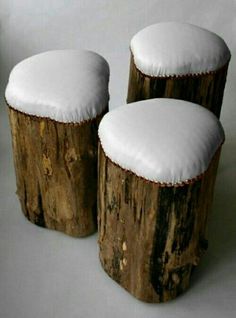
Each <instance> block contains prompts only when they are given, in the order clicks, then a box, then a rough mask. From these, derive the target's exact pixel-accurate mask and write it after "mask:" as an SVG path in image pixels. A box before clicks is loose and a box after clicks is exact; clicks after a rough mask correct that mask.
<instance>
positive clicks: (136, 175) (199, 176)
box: [98, 137, 225, 188]
mask: <svg viewBox="0 0 236 318" xmlns="http://www.w3.org/2000/svg"><path fill="white" fill-rule="evenodd" d="M98 140H99V143H100V146H101V151H102V152H103V154H104V156H105V157H106V158H107V159H108V160H109V161H110V162H111V163H112V164H113V165H115V166H116V167H118V168H120V169H121V170H123V171H125V172H126V173H128V174H131V175H134V176H135V177H137V178H139V179H141V180H143V181H144V182H146V183H152V184H155V185H157V186H159V187H175V188H178V187H184V186H186V185H189V184H193V183H195V182H196V181H198V180H201V179H202V178H203V177H204V175H205V174H206V173H207V171H208V169H209V166H210V164H209V165H208V167H207V169H206V170H205V171H204V172H203V173H201V174H199V175H198V176H196V177H194V178H192V179H188V180H185V181H182V182H176V183H171V182H159V181H153V180H148V179H146V178H144V177H142V176H139V175H138V174H136V173H135V172H133V171H131V170H129V169H125V168H123V167H121V166H120V165H119V164H118V163H116V162H114V161H113V160H112V159H111V158H109V157H108V155H107V154H106V153H105V150H104V148H103V146H102V142H101V139H100V138H99V137H98ZM224 141H225V140H223V141H222V143H221V144H220V146H219V147H218V148H217V150H216V152H215V153H214V155H213V156H212V159H213V158H214V156H215V155H216V153H217V151H219V150H220V148H221V147H222V145H223V143H224ZM212 159H211V160H212ZM210 163H211V162H210Z"/></svg>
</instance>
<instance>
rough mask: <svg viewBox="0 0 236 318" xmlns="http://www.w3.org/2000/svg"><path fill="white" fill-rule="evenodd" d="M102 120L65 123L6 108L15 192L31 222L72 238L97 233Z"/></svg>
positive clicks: (98, 118) (99, 118)
mask: <svg viewBox="0 0 236 318" xmlns="http://www.w3.org/2000/svg"><path fill="white" fill-rule="evenodd" d="M101 118H102V115H101V116H98V117H97V118H95V119H93V120H90V121H87V122H84V123H80V124H70V123H69V124H65V123H58V122H56V121H53V120H51V119H47V118H38V117H34V116H29V115H26V114H23V113H21V112H19V111H17V110H14V109H12V108H10V107H9V120H10V125H11V132H12V144H13V156H14V164H15V172H16V183H17V194H18V196H19V199H20V203H21V207H22V210H23V212H24V214H25V216H26V217H27V218H28V219H29V220H30V221H31V222H32V223H34V224H37V225H39V226H42V227H46V228H49V229H54V230H58V231H62V232H64V233H66V234H68V235H72V236H76V237H80V236H86V235H89V234H91V233H93V232H94V231H96V228H97V222H96V218H97V208H96V205H97V198H96V195H97V186H96V185H97V142H98V140H97V129H98V124H99V122H100V120H101Z"/></svg>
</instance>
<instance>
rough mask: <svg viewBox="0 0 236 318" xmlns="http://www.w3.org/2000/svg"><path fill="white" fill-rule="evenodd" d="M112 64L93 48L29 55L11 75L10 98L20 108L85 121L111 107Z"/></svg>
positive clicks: (46, 115) (64, 118) (45, 115)
mask: <svg viewBox="0 0 236 318" xmlns="http://www.w3.org/2000/svg"><path fill="white" fill-rule="evenodd" d="M108 81H109V66H108V64H107V62H106V61H105V59H104V58H103V57H101V56H100V55H98V54H96V53H94V52H91V51H82V50H56V51H48V52H44V53H41V54H38V55H35V56H32V57H30V58H27V59H25V60H23V61H22V62H20V63H19V64H17V65H16V66H15V67H14V68H13V70H12V72H11V74H10V77H9V82H8V85H7V88H6V95H5V96H6V100H7V102H8V104H9V105H10V106H11V107H13V108H14V109H16V110H19V111H21V112H24V113H27V114H29V115H35V116H40V117H48V118H50V119H54V120H56V121H58V122H75V123H78V122H82V121H84V120H89V119H92V118H95V117H96V116H97V115H100V114H101V113H102V112H103V111H104V110H105V109H106V107H107V105H108V100H109V93H108Z"/></svg>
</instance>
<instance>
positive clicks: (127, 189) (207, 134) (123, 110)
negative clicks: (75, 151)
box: [98, 99, 224, 302]
mask: <svg viewBox="0 0 236 318" xmlns="http://www.w3.org/2000/svg"><path fill="white" fill-rule="evenodd" d="M99 138H100V142H101V144H100V146H99V147H100V148H99V177H98V178H99V180H98V181H99V188H98V208H99V212H98V224H99V246H100V260H101V264H102V266H103V268H104V269H105V271H106V272H107V273H108V275H109V276H110V277H111V278H113V279H114V280H115V281H117V282H118V283H119V284H120V285H121V286H123V287H124V288H125V289H127V290H128V291H129V292H130V293H131V294H133V295H134V296H135V297H137V298H138V299H140V300H143V301H146V302H163V301H167V300H170V299H173V298H175V297H176V296H177V295H178V294H180V293H182V292H183V291H185V290H186V289H187V287H188V286H189V280H190V275H191V271H192V269H193V267H194V266H196V265H197V264H198V263H199V259H200V256H201V254H202V252H203V251H204V250H205V249H206V247H207V241H206V235H205V234H206V233H205V232H206V224H207V219H208V214H209V209H210V206H211V203H212V196H213V187H214V182H215V177H216V171H217V166H218V161H219V156H220V149H221V145H222V143H223V141H224V132H223V129H222V126H221V124H220V123H219V121H218V119H217V118H216V116H215V115H214V114H212V113H211V112H209V111H208V110H207V109H205V108H203V107H201V106H198V105H196V104H193V103H190V102H185V101H180V100H175V99H152V100H149V101H142V102H137V103H132V104H130V105H128V106H127V105H126V106H122V107H119V108H117V109H116V110H114V111H112V112H110V113H108V114H106V115H105V116H104V118H103V119H102V121H101V123H100V126H99Z"/></svg>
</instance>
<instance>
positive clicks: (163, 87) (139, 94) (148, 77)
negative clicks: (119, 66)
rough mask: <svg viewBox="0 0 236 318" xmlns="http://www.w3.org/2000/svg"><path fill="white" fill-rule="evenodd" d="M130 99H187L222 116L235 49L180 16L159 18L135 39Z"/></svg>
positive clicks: (132, 49)
mask: <svg viewBox="0 0 236 318" xmlns="http://www.w3.org/2000/svg"><path fill="white" fill-rule="evenodd" d="M130 49H131V63H130V77H129V87H128V97H127V102H128V103H130V102H135V101H139V100H143V99H149V98H155V97H167V98H175V99H183V100H186V101H190V102H193V103H197V104H200V105H202V106H204V107H206V108H208V109H209V110H211V111H212V112H213V113H214V114H215V115H216V116H217V117H219V116H220V111H221V105H222V100H223V93H224V87H225V82H226V75H227V69H228V64H229V60H230V51H229V49H228V47H227V45H226V44H225V42H224V41H223V40H222V39H221V38H220V37H219V36H217V35H216V34H214V33H212V32H210V31H207V30H205V29H202V28H200V27H197V26H194V25H191V24H186V23H177V22H167V23H158V24H154V25H151V26H149V27H147V28H145V29H143V30H141V31H140V32H138V33H137V34H136V35H135V36H134V37H133V38H132V40H131V45H130Z"/></svg>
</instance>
